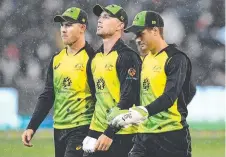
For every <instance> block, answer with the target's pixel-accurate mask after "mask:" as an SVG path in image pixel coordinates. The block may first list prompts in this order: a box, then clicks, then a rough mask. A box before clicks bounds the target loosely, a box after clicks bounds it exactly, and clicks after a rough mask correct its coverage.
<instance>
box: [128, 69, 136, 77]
mask: <svg viewBox="0 0 226 157" xmlns="http://www.w3.org/2000/svg"><path fill="white" fill-rule="evenodd" d="M128 74H129V76H130V77H134V76H135V75H136V70H135V69H134V68H130V69H129V70H128Z"/></svg>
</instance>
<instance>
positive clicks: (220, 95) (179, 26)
mask: <svg viewBox="0 0 226 157" xmlns="http://www.w3.org/2000/svg"><path fill="white" fill-rule="evenodd" d="M96 3H100V4H102V5H108V4H112V3H115V4H119V5H121V6H122V7H124V9H125V10H126V11H127V12H128V15H129V24H131V22H132V20H133V18H134V16H135V14H136V13H138V12H139V11H141V10H147V9H148V10H149V9H150V10H154V11H157V12H160V13H161V15H162V16H163V18H164V20H165V32H164V33H165V39H166V40H167V41H168V42H169V43H176V44H177V45H178V46H179V48H180V49H182V50H183V51H185V52H186V53H187V55H188V56H189V57H190V58H191V60H192V64H193V79H194V81H195V82H196V84H197V88H198V92H197V94H196V96H195V98H194V100H193V101H192V103H191V104H190V105H189V116H188V121H189V124H190V128H191V130H192V132H191V134H192V147H193V157H224V156H225V1H224V0H98V1H97V0H70V1H69V0H36V1H32V0H0V36H1V38H0V41H1V42H0V47H1V50H0V157H28V156H29V157H30V156H32V157H38V156H42V157H53V156H54V151H53V140H52V136H53V135H52V130H51V128H52V118H51V114H50V115H49V116H48V117H47V118H46V119H45V121H44V122H43V123H42V125H41V127H40V129H39V131H38V132H37V134H36V136H35V137H34V140H33V144H34V147H33V148H30V149H29V148H25V147H23V145H22V142H21V139H20V136H21V132H22V131H23V130H24V128H25V127H26V125H27V123H28V121H29V118H30V116H31V114H32V112H33V110H34V106H35V103H36V100H37V97H38V95H39V94H40V92H41V91H42V89H43V87H44V81H45V74H46V70H47V68H46V67H47V65H48V63H49V60H50V57H51V56H52V55H53V54H54V53H57V52H58V51H59V50H60V49H61V48H62V47H63V45H62V43H61V39H60V34H59V25H58V24H54V23H53V17H54V15H56V14H61V13H62V12H63V11H64V10H65V9H67V8H68V7H71V6H76V7H81V8H83V9H84V10H85V11H87V13H88V15H89V27H88V31H87V33H86V36H87V41H89V42H90V44H91V45H92V46H93V47H94V48H95V49H96V48H98V46H100V44H101V40H100V38H98V37H96V36H95V31H96V24H97V18H96V17H95V16H94V14H92V7H93V6H94V5H95V4H96ZM123 38H124V39H125V41H126V43H127V44H129V45H130V46H131V47H133V48H135V44H134V41H133V40H132V38H133V35H132V34H128V35H125V36H124V37H123Z"/></svg>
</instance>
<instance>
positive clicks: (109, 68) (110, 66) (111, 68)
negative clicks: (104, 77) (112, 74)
mask: <svg viewBox="0 0 226 157" xmlns="http://www.w3.org/2000/svg"><path fill="white" fill-rule="evenodd" d="M105 69H106V70H107V71H112V70H113V65H111V64H106V65H105Z"/></svg>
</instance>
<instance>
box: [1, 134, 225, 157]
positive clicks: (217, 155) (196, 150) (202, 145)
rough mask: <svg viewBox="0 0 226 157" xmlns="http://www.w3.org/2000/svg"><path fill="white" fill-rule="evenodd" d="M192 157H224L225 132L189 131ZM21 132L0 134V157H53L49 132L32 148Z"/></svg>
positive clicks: (41, 136) (34, 140)
mask: <svg viewBox="0 0 226 157" xmlns="http://www.w3.org/2000/svg"><path fill="white" fill-rule="evenodd" d="M191 135H192V149H193V153H192V154H193V155H192V157H225V155H224V154H225V132H224V131H215V132H205V131H191ZM20 136H21V131H8V132H0V157H54V149H53V135H52V132H51V131H49V130H42V131H39V132H37V134H36V135H35V137H34V139H33V141H32V144H33V145H34V146H33V147H32V148H26V147H24V146H23V144H22V142H21V138H20Z"/></svg>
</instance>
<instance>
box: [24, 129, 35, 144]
mask: <svg viewBox="0 0 226 157" xmlns="http://www.w3.org/2000/svg"><path fill="white" fill-rule="evenodd" d="M33 135H34V130H32V129H27V130H25V131H24V132H23V134H22V136H21V138H22V142H23V144H24V145H25V146H27V147H32V146H33V145H32V144H31V139H32V137H33Z"/></svg>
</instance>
